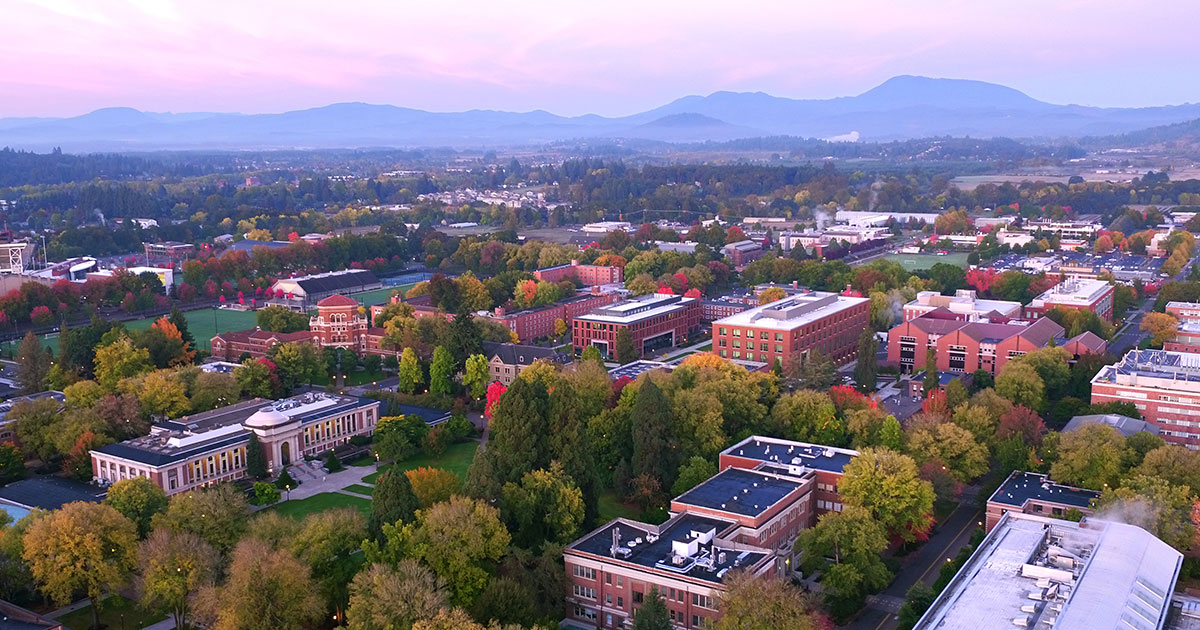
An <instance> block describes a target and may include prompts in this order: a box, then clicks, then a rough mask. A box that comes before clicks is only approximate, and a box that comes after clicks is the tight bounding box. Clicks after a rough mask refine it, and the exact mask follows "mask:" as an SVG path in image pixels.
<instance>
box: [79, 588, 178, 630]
mask: <svg viewBox="0 0 1200 630" xmlns="http://www.w3.org/2000/svg"><path fill="white" fill-rule="evenodd" d="M122 615H124V622H122ZM166 618H167V615H166V614H164V613H156V612H151V611H146V610H143V609H142V608H141V607H140V606H138V605H137V604H136V603H135V602H132V601H130V600H128V599H125V598H124V597H122V596H120V595H113V596H111V597H109V598H107V599H105V600H104V603H103V605H101V606H100V623H101V624H103V625H105V626H107V627H108V628H110V629H112V630H117V629H119V628H126V629H128V630H137V629H138V628H145V627H146V626H148V625H151V624H154V623H158V622H160V621H162V620H163V619H166ZM58 619H59V621H61V622H63V625H64V626H66V627H67V628H68V629H69V630H88V628H91V627H92V607H91V606H86V607H84V608H80V609H79V610H76V611H75V612H72V613H67V614H65V615H63V616H62V617H59V618H58Z"/></svg>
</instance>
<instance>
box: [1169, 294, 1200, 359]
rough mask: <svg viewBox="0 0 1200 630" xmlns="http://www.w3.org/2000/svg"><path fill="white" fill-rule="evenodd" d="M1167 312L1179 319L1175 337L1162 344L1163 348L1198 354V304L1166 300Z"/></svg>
mask: <svg viewBox="0 0 1200 630" xmlns="http://www.w3.org/2000/svg"><path fill="white" fill-rule="evenodd" d="M1166 311H1167V314H1168V315H1173V316H1175V318H1176V319H1178V320H1179V327H1178V328H1177V329H1176V330H1175V337H1174V338H1173V339H1170V340H1168V341H1167V342H1166V343H1164V344H1163V350H1170V351H1172V352H1190V353H1193V354H1200V304H1197V303H1195V302H1167V309H1166Z"/></svg>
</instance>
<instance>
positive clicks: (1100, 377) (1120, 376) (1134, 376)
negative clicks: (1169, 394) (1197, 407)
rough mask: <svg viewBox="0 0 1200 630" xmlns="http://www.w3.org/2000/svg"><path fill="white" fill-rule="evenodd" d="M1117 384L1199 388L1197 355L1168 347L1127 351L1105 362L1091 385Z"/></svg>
mask: <svg viewBox="0 0 1200 630" xmlns="http://www.w3.org/2000/svg"><path fill="white" fill-rule="evenodd" d="M1097 383H1101V384H1119V385H1129V386H1136V387H1149V388H1155V389H1166V390H1180V391H1192V392H1197V391H1200V355H1198V354H1192V353H1188V352H1172V351H1169V350H1130V351H1129V352H1126V353H1125V356H1124V357H1122V358H1121V360H1120V361H1118V362H1116V363H1114V364H1112V365H1106V366H1104V367H1103V368H1101V369H1100V371H1099V372H1097V373H1096V375H1095V376H1093V377H1092V384H1093V385H1095V384H1097Z"/></svg>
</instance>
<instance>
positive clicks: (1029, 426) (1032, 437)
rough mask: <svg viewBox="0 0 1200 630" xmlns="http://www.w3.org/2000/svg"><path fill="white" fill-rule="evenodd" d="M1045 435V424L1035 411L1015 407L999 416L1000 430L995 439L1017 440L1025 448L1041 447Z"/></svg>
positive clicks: (1020, 406)
mask: <svg viewBox="0 0 1200 630" xmlns="http://www.w3.org/2000/svg"><path fill="white" fill-rule="evenodd" d="M1045 434H1046V423H1045V422H1043V421H1042V417H1041V416H1039V415H1038V414H1037V412H1036V411H1034V410H1032V409H1030V408H1029V407H1025V406H1023V405H1015V406H1013V408H1012V409H1011V410H1009V411H1007V412H1005V413H1004V415H1002V416H1000V428H999V429H997V431H996V437H997V438H999V439H1001V440H1007V439H1009V438H1014V437H1015V438H1017V439H1019V440H1021V442H1022V443H1023V444H1025V445H1026V446H1041V444H1042V436H1043V435H1045Z"/></svg>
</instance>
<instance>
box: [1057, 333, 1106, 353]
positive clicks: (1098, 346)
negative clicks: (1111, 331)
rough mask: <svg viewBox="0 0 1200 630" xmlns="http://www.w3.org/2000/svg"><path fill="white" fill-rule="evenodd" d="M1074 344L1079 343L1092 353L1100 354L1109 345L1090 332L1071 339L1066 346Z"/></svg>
mask: <svg viewBox="0 0 1200 630" xmlns="http://www.w3.org/2000/svg"><path fill="white" fill-rule="evenodd" d="M1073 343H1078V344H1079V345H1081V346H1083V347H1084V348H1087V349H1088V350H1089V351H1091V352H1100V351H1101V350H1103V349H1104V347H1105V346H1106V345H1107V344H1106V343H1105V341H1104V340H1103V339H1101V338H1100V337H1098V336H1097V335H1096V333H1093V332H1092V331H1090V330H1088V331H1084V332H1083V333H1080V334H1078V335H1075V336H1074V337H1071V338H1070V339H1068V340H1067V343H1066V345H1070V344H1073Z"/></svg>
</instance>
